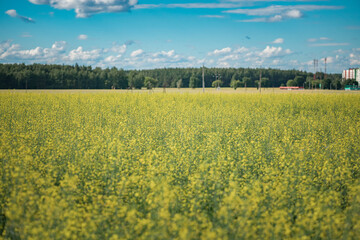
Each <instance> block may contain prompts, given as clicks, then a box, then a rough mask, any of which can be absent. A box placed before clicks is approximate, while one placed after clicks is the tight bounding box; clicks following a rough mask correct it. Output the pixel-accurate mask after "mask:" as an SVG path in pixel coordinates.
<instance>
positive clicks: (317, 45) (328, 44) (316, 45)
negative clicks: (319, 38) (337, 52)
mask: <svg viewBox="0 0 360 240" xmlns="http://www.w3.org/2000/svg"><path fill="white" fill-rule="evenodd" d="M347 45H349V43H314V44H310V47H337V46H347Z"/></svg>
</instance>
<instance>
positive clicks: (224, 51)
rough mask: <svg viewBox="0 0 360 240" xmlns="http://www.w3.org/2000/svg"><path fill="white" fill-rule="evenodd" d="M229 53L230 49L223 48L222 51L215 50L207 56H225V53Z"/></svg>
mask: <svg viewBox="0 0 360 240" xmlns="http://www.w3.org/2000/svg"><path fill="white" fill-rule="evenodd" d="M229 52H231V48H229V47H226V48H223V49H215V50H214V51H212V52H210V53H208V55H209V56H212V55H220V54H225V53H229Z"/></svg>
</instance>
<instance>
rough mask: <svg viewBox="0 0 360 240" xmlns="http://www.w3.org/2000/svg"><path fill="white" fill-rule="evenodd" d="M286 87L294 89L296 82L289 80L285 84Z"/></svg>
mask: <svg viewBox="0 0 360 240" xmlns="http://www.w3.org/2000/svg"><path fill="white" fill-rule="evenodd" d="M286 86H288V87H295V86H296V82H295V81H294V80H293V79H289V80H288V81H287V82H286Z"/></svg>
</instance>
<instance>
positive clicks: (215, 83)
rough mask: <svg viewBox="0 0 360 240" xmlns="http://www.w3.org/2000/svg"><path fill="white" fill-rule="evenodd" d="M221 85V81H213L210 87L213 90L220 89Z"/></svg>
mask: <svg viewBox="0 0 360 240" xmlns="http://www.w3.org/2000/svg"><path fill="white" fill-rule="evenodd" d="M222 84H223V82H222V81H221V80H215V81H213V82H212V84H211V86H212V87H214V88H215V87H221V86H222Z"/></svg>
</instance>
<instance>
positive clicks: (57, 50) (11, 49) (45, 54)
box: [0, 41, 66, 61]
mask: <svg viewBox="0 0 360 240" xmlns="http://www.w3.org/2000/svg"><path fill="white" fill-rule="evenodd" d="M65 46H66V42H65V41H59V42H55V43H54V44H53V45H52V47H51V48H42V47H36V48H34V49H28V50H19V48H20V46H19V45H17V44H10V42H6V43H5V44H3V45H2V46H1V47H0V53H1V55H0V59H7V60H20V61H21V60H24V59H25V60H49V61H51V60H53V59H56V58H57V56H58V55H59V54H61V53H63V52H64V49H65Z"/></svg>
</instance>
